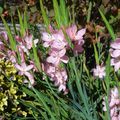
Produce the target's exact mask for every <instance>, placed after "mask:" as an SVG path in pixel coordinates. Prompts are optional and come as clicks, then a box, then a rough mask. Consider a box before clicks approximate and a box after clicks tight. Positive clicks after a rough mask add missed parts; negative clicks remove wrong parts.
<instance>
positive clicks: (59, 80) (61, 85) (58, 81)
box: [43, 63, 68, 93]
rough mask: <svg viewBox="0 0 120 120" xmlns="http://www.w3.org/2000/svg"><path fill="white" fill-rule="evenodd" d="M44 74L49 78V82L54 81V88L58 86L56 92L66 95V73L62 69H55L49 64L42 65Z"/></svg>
mask: <svg viewBox="0 0 120 120" xmlns="http://www.w3.org/2000/svg"><path fill="white" fill-rule="evenodd" d="M43 68H44V69H43V70H44V72H45V73H46V74H47V75H48V76H49V77H50V79H51V81H54V84H55V86H58V91H64V93H67V89H66V81H67V78H68V76H67V72H66V70H65V69H63V68H59V67H55V66H54V65H52V64H50V63H45V64H44V67H43Z"/></svg>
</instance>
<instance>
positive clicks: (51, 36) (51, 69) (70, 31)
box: [42, 25, 86, 92]
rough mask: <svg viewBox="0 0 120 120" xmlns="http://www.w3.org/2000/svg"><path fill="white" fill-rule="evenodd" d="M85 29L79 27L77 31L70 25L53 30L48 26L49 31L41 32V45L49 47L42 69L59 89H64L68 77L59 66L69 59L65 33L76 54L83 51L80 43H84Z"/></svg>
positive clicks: (75, 27) (74, 26)
mask: <svg viewBox="0 0 120 120" xmlns="http://www.w3.org/2000/svg"><path fill="white" fill-rule="evenodd" d="M85 31H86V30H85V29H81V30H79V31H78V32H77V26H76V25H72V26H71V27H68V28H67V29H65V28H61V29H60V30H53V29H52V27H50V32H51V33H48V32H43V33H42V40H43V46H44V47H46V48H47V47H49V48H50V49H49V51H48V57H47V59H46V62H45V64H44V71H45V72H46V74H47V75H48V76H49V77H50V78H51V80H52V81H54V82H55V85H56V86H58V87H59V91H62V90H63V91H64V92H65V91H66V81H67V78H68V76H67V72H66V70H65V68H62V67H61V66H60V64H61V63H68V60H69V58H68V56H67V55H66V51H67V50H69V48H70V46H69V44H68V41H67V39H66V37H65V34H67V36H68V37H69V39H70V41H71V43H72V44H73V45H74V47H73V52H74V53H75V54H78V53H81V52H82V51H83V47H82V45H83V44H84V40H83V35H84V34H85ZM64 32H65V33H64Z"/></svg>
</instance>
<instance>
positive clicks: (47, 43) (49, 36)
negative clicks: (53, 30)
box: [42, 32, 55, 47]
mask: <svg viewBox="0 0 120 120" xmlns="http://www.w3.org/2000/svg"><path fill="white" fill-rule="evenodd" d="M42 40H43V41H44V43H43V46H44V47H49V46H51V44H52V43H53V41H54V40H55V38H54V36H53V35H52V34H49V33H47V32H43V33H42Z"/></svg>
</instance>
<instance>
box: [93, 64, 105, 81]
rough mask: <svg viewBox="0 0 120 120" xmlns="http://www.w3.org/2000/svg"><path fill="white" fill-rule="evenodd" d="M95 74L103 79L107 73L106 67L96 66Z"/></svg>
mask: <svg viewBox="0 0 120 120" xmlns="http://www.w3.org/2000/svg"><path fill="white" fill-rule="evenodd" d="M93 75H94V76H95V77H99V78H100V79H102V78H103V77H104V76H105V75H106V73H105V67H104V66H100V65H97V66H96V68H94V69H93Z"/></svg>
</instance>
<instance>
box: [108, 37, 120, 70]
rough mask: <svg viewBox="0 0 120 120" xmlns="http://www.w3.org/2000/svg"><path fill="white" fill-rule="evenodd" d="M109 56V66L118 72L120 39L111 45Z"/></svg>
mask: <svg viewBox="0 0 120 120" xmlns="http://www.w3.org/2000/svg"><path fill="white" fill-rule="evenodd" d="M110 55H111V57H112V59H111V65H112V66H114V69H115V71H118V70H119V68H120V38H117V39H116V40H115V41H114V42H112V43H111V49H110Z"/></svg>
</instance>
